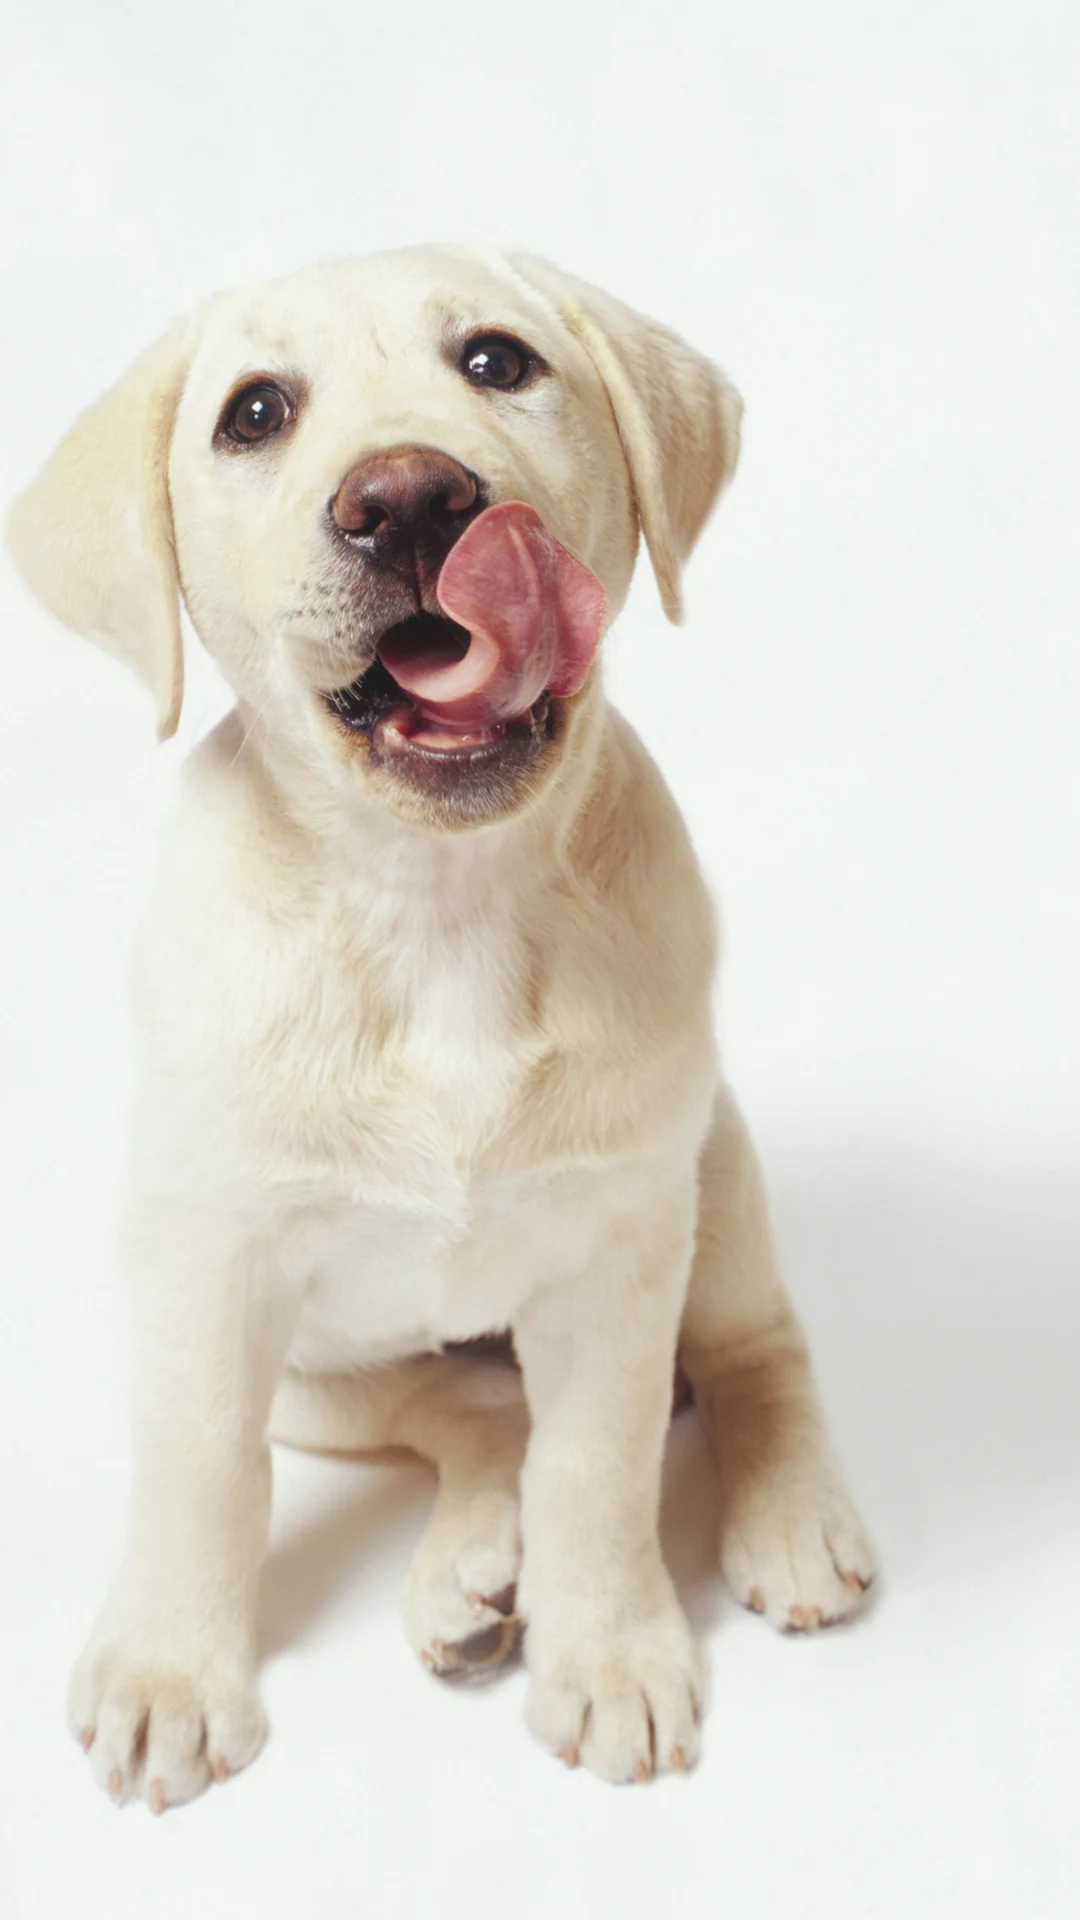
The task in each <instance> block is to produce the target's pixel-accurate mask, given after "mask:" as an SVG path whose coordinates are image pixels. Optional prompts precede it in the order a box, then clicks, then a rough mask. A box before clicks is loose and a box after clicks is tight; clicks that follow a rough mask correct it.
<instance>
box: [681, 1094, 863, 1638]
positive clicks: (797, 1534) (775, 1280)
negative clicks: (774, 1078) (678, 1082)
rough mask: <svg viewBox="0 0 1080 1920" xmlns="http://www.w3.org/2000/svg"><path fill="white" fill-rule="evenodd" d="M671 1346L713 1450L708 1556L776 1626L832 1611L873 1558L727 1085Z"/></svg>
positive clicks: (857, 1588) (822, 1619)
mask: <svg viewBox="0 0 1080 1920" xmlns="http://www.w3.org/2000/svg"><path fill="white" fill-rule="evenodd" d="M679 1353H680V1359H681V1361H682V1365H683V1367H684V1369H685V1371H686V1373H687V1375H688V1376H689V1379H690V1381H691V1384H692V1386H693V1391H694V1399H695V1403H696V1405H697V1407H698V1410H699V1412H700V1414H701V1417H702V1419H703V1420H704V1423H705V1427H706V1430H707V1432H708V1434H709V1438H710V1440H711V1442H712V1445H713V1449H714V1451H715V1454H716V1459H717V1465H718V1469H719V1474H720V1483H721V1514H720V1551H721V1562H722V1565H723V1569H724V1573H725V1576H726V1578H727V1580H728V1583H729V1585H730V1586H731V1588H732V1591H733V1592H734V1594H735V1596H736V1598H737V1599H738V1600H740V1601H741V1602H742V1604H743V1605H744V1606H747V1607H751V1608H753V1610H754V1611H755V1612H758V1613H763V1614H764V1615H765V1616H766V1618H767V1619H768V1620H769V1621H771V1623H772V1624H773V1626H776V1627H788V1628H792V1627H794V1628H813V1627H818V1626H826V1625H828V1624H830V1623H831V1622H832V1621H835V1620H840V1619H842V1618H843V1617H844V1616H845V1615H847V1614H849V1613H851V1612H852V1610H853V1609H854V1608H855V1607H856V1606H857V1604H858V1602H859V1599H860V1598H861V1596H862V1593H863V1590H864V1589H865V1588H866V1587H867V1586H869V1584H870V1580H871V1577H872V1575H873V1561H872V1558H871V1553H870V1548H869V1545H868V1543H867V1540H866V1537H865V1534H864V1533H863V1529H862V1526H861V1524H860V1522H859V1518H858V1515H857V1514H856V1512H855V1510H854V1508H853V1506H852V1504H851V1501H850V1500H849V1498H848V1495H847V1493H846V1492H845V1489H844V1486H843V1482H842V1481H841V1479H840V1475H839V1472H838V1470H837V1468H836V1465H835V1463H834V1461H833V1457H832V1453H831V1449H830V1447H829V1442H828V1437H827V1435H826V1432H825V1426H824V1422H823V1420H822V1415H821V1410H820V1407H819V1405H818V1400H817V1394H816V1392H815V1390H814V1383H813V1378H812V1375H811V1370H810V1360H809V1355H808V1353H807V1348H806V1342H805V1339H804V1337H803V1334H802V1330H801V1328H800V1326H799V1324H798V1321H797V1320H796V1318H795V1314H794V1311H793V1309H792V1306H791V1303H790V1301H789V1299H788V1296H787V1293H786V1291H785V1288H784V1284H783V1281H782V1280H781V1277H780V1273H779V1270H778V1267H777V1262H776V1254H775V1250H774V1246H773V1240H772V1234H771V1230H770V1227H769V1220H768V1214H767V1210H766V1205H765V1196H764V1191H763V1188H762V1182H761V1175H760V1172H759V1170H758V1165H757V1159H756V1156H755V1154H754V1149H753V1146H752V1144H751V1142H750V1138H749V1135H748V1134H747V1131H746V1127H745V1125H744V1123H743V1120H742V1116H741V1114H740V1113H739V1111H738V1108H737V1107H736V1106H735V1103H734V1101H733V1100H732V1098H731V1095H730V1093H729V1092H728V1090H727V1088H726V1087H722V1088H721V1090H720V1093H719V1096H718V1099H717V1105H716V1111H715V1114H714V1118H713V1126H712V1131H711V1133H710V1135H709V1138H708V1140H707V1142H706V1145H705V1148H704V1150H703V1153H702V1159H701V1169H700V1202H699V1215H698V1238H697V1252H696V1256H695V1260H694V1267H693V1271H692V1275H691V1280H690V1288H689V1293H688V1295H687V1302H686V1310H685V1316H684V1320H683V1326H682V1331H681V1334H680V1341H679Z"/></svg>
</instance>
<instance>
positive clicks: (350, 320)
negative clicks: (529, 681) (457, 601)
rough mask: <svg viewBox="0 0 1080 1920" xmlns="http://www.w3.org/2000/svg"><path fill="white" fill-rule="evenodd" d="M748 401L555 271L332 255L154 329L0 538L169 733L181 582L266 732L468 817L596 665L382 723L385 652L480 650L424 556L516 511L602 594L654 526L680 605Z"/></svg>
mask: <svg viewBox="0 0 1080 1920" xmlns="http://www.w3.org/2000/svg"><path fill="white" fill-rule="evenodd" d="M739 411H740V409H739V403H738V400H737V397H736V396H735V394H734V391H733V389H732V388H731V387H730V386H729V384H728V383H727V382H726V381H725V380H724V378H723V376H722V375H720V374H719V373H718V372H717V371H716V369H715V368H713V367H712V366H711V365H710V364H709V362H707V361H705V360H704V359H702V358H701V356H699V355H697V354H695V353H692V352H691V350H690V349H689V348H687V347H685V346H684V345H683V344H682V342H681V341H679V340H677V339H676V337H675V336H674V335H672V334H670V333H668V332H667V330H666V329H664V328H660V327H657V326H655V325H654V324H653V323H651V322H649V321H646V320H644V319H643V318H642V317H641V316H639V315H636V314H633V313H632V312H631V311H630V310H629V309H627V308H625V307H622V306H621V305H620V304H619V303H618V302H615V301H613V300H610V299H609V298H608V297H607V296H605V295H603V294H601V293H600V292H599V291H598V290H597V289H595V288H590V287H587V286H585V285H583V284H582V283H579V282H576V281H572V280H570V279H569V278H567V277H566V276H564V275H561V274H559V273H557V272H556V270H555V269H553V268H550V267H548V266H546V265H545V264H544V263H543V262H539V261H536V260H532V259H530V258H528V257H525V256H509V257H507V256H498V255H493V254H492V255H489V254H487V253H484V252H481V251H479V250H474V249H466V248H449V247H447V248H435V247H425V248H418V249H415V250H411V251H406V252H402V253H395V254H386V255H379V256H374V257H372V258H370V259H367V260H360V261H351V262H339V263H331V264H329V265H326V266H322V267H318V268H314V269H310V270H308V271H305V272H302V273H299V274H296V275H293V276H291V277H289V278H288V279H285V280H281V281H277V282H274V283H273V284H271V285H269V286H265V287H261V288H256V289H252V290H245V291H242V292H237V293H230V294H225V295H221V296H219V297H217V298H216V299H215V300H213V301H211V302H210V303H209V304H208V305H207V307H206V308H205V309H203V310H202V311H201V312H200V313H199V314H197V315H195V316H194V317H193V318H192V319H191V320H190V321H188V322H185V323H184V324H183V325H182V326H180V327H179V328H177V329H176V330H175V331H174V333H172V334H171V335H169V336H168V337H167V338H166V339H165V340H164V341H162V342H159V344H158V345H157V347H155V348H154V349H152V350H151V352H150V353H149V354H147V355H145V356H144V357H143V359H142V360H140V361H139V362H137V363H136V366H135V367H134V368H133V369H132V371H131V373H130V374H129V375H128V376H127V378H126V379H125V380H124V381H122V382H121V383H120V385H119V386H118V387H117V388H115V389H114V390H113V391H112V393H111V394H108V395H106V396H105V398H104V399H103V400H102V401H99V402H98V403H97V406H96V407H93V408H91V409H90V411H89V412H88V413H87V414H85V415H84V416H83V417H82V419H81V420H80V421H79V422H78V423H77V424H76V427H75V428H74V429H73V430H72V433H71V434H70V435H69V436H68V439H67V440H66V441H65V442H64V443H62V445H61V447H60V449H59V450H58V452H57V454H56V455H54V457H53V460H52V461H51V462H50V463H49V465H48V466H47V467H46V469H45V471H44V473H43V474H42V475H41V476H40V477H39V479H38V480H37V482H35V484H34V486H33V487H32V488H31V489H30V490H29V492H28V494H26V495H25V496H24V497H23V499H22V501H20V502H19V503H18V504H17V506H16V509H15V513H14V515H13V519H12V523H11V530H10V540H11V545H12V549H13V552H14V554H15V557H16V560H17V561H18V562H19V564H20V566H21V567H22V570H23V572H24V574H25V575H26V577H27V578H28V580H29V583H30V584H31V585H32V586H33V587H34V588H35V589H36V590H37V591H38V593H39V594H40V596H41V597H42V598H43V599H44V600H45V601H46V603H47V604H49V605H50V606H51V607H52V608H53V609H54V611H56V612H58V613H59V614H60V616H61V618H63V619H65V620H66V621H67V622H68V624H70V625H73V626H76V627H78V628H79V629H81V630H82V631H84V632H87V633H89V634H90V635H91V637H93V638H96V639H97V640H99V642H101V643H102V644H103V645H105V646H106V647H107V648H108V649H109V650H110V651H112V652H114V653H116V654H118V655H119V656H120V657H122V658H124V659H126V660H127V661H128V662H129V664H131V665H132V666H134V667H135V668H136V670H137V671H138V672H140V673H141V674H142V676H143V678H144V679H145V680H146V681H147V682H148V684H149V685H150V686H151V688H152V690H153V691H154V693H155V695H156V697H157V700H158V706H159V716H160V726H161V731H162V734H163V735H165V734H168V733H170V732H171V731H173V729H174V728H175V725H176V720H177V716H178V711H179V701H180V689H181V676H182V664H181V662H182V655H181V648H180V633H179V618H178V598H179V596H178V588H179V589H180V590H182V593H183V596H184V599H185V601H186V603H187V606H188V610H189V612H190V614H191V618H192V621H193V623H194V626H195V628H196V630H197V632H198V633H199V635H200V637H201V639H202V640H203V642H204V644H205V645H206V646H207V647H208V648H209V650H210V652H211V653H212V654H213V655H214V657H215V658H216V659H217V661H218V662H219V663H220V665H221V667H222V669H223V670H224V672H225V674H226V676H227V677H228V679H229V680H230V682H231V684H232V685H233V687H234V688H235V689H236V692H237V693H238V694H239V696H240V698H241V700H242V701H243V702H244V704H245V706H246V708H247V709H248V710H249V713H250V716H251V719H252V721H253V723H254V724H256V725H258V726H259V727H260V728H261V729H262V730H263V733H264V736H265V737H266V738H267V739H268V740H269V741H274V740H277V741H280V742H283V743H285V742H287V743H289V744H291V746H292V747H293V748H295V749H296V750H298V751H299V752H300V753H301V754H302V755H303V758H304V762H305V764H306V765H308V766H309V767H312V766H313V767H315V768H317V770H318V772H319V774H320V776H321V777H322V778H324V779H325V780H327V781H329V782H331V783H332V784H334V785H336V786H338V787H341V786H345V787H348V788H358V789H359V790H360V791H362V792H364V793H366V794H367V795H369V796H370V797H373V798H376V799H378V800H379V801H380V802H381V803H382V804H383V805H385V806H387V807H389V808H391V809H392V810H393V811H395V812H396V813H398V814H400V815H402V816H404V817H406V818H408V819H411V820H414V821H420V822H422V823H424V824H426V825H428V826H437V827H448V826H458V827H460V826H475V825H478V824H481V823H483V822H486V821H490V820H492V819H498V818H503V817H505V816H506V815H507V814H509V813H512V812H513V811H515V810H517V809H519V808H521V807H523V806H525V805H527V804H528V803H529V802H530V800H532V799H534V798H535V797H536V795H537V794H539V793H540V792H542V791H543V790H544V788H545V786H546V785H547V784H548V783H549V782H550V780H551V779H552V778H553V777H554V774H555V771H556V769H557V766H558V763H559V760H560V758H561V756H562V755H563V754H564V753H566V752H567V751H568V750H570V745H571V742H572V740H573V737H574V732H575V728H576V727H577V726H578V725H579V724H580V723H581V716H582V714H583V712H584V711H586V710H587V709H588V705H589V702H590V699H591V698H592V696H593V683H594V681H595V675H590V676H589V677H588V678H587V679H586V682H585V684H584V685H583V686H582V687H581V689H580V690H576V691H574V692H573V693H571V694H569V695H563V696H556V695H555V694H553V693H552V692H551V691H550V690H549V689H547V688H545V689H544V690H543V691H542V692H541V694H540V695H539V697H538V698H536V699H535V700H533V701H532V702H531V703H530V704H529V705H528V706H527V708H526V709H525V710H524V711H522V712H521V713H515V714H512V715H511V716H510V718H509V720H508V721H506V722H503V721H500V722H499V723H498V724H497V725H492V726H481V727H479V728H478V729H476V730H474V732H473V733H472V734H469V733H468V732H467V731H466V732H465V733H464V734H459V736H458V737H456V738H451V739H449V740H448V739H445V738H442V737H441V736H440V735H439V734H438V732H437V731H435V732H433V731H432V729H431V728H430V727H428V728H427V729H426V730H425V729H424V728H419V729H418V728H416V727H415V726H414V727H411V728H410V727H409V726H408V725H404V726H403V725H401V724H397V723H396V722H395V724H393V725H391V724H390V717H391V716H394V715H397V716H399V719H400V716H401V715H402V713H404V714H405V716H406V719H407V718H408V709H409V700H408V697H407V696H406V695H405V694H404V693H403V690H402V688H401V687H400V686H399V685H398V684H397V683H396V682H395V680H394V678H393V675H392V673H391V672H390V671H389V670H388V667H387V664H386V662H385V660H384V659H383V658H381V657H380V656H381V654H383V653H385V654H386V655H388V656H389V657H390V659H391V660H395V659H398V660H400V659H401V658H402V657H404V656H405V654H407V652H408V649H409V648H414V649H418V650H420V651H421V652H423V653H425V657H428V656H432V655H439V653H440V651H441V652H442V654H443V655H445V656H446V657H449V658H456V657H457V656H458V655H459V654H460V653H461V651H462V649H464V648H467V647H468V644H469V635H468V634H467V633H466V632H464V631H463V630H462V629H461V628H460V627H456V626H455V624H454V622H453V621H451V620H450V619H448V618H447V616H446V615H445V613H444V611H443V608H442V607H441V605H440V602H439V598H438V594H437V585H438V581H439V576H440V573H441V570H442V567H443V563H444V562H445V560H446V558H447V555H448V554H449V552H450V551H451V549H452V548H453V547H454V546H455V544H456V543H457V541H458V540H459V539H460V537H461V535H462V534H463V533H464V532H465V530H466V529H467V528H468V527H469V526H470V525H471V524H472V522H473V521H474V520H475V519H476V518H477V517H478V516H479V515H480V514H481V513H482V512H483V511H484V510H485V509H487V508H490V507H494V506H500V505H502V504H503V503H508V502H520V503H523V504H524V506H525V507H526V508H531V509H534V510H535V513H536V514H538V515H539V517H540V520H541V521H542V522H543V524H544V526H545V527H546V528H547V529H548V531H549V532H550V533H551V534H552V535H554V537H555V539H556V540H557V541H558V542H560V543H562V545H563V546H564V547H566V548H568V549H569V550H570V552H571V554H573V555H574V556H576V557H577V559H578V560H579V561H580V562H583V563H584V566H585V567H587V568H588V569H589V570H590V571H591V572H592V573H593V574H594V575H595V576H596V577H597V578H598V580H599V581H600V582H601V583H602V585H603V588H604V590H605V591H606V595H607V605H608V609H609V612H610V613H614V612H616V611H617V610H618V608H619V607H620V606H621V605H622V603H623V601H624V599H625V596H626V592H627V589H628V587H629V583H630V577H631V574H632V571H633V565H634V558H635V553H636V548H637V541H638V531H639V525H640V526H643V527H644V531H645V534H646V538H647V540H648V543H649V547H650V551H651V553H652V557H653V561H654V564H655V566H656V569H657V575H658V579H659V581H660V586H661V592H662V595H663V597H664V600H665V604H666V606H667V609H668V611H669V613H670V614H671V615H672V617H677V613H678V567H679V564H680V562H681V560H682V559H683V558H684V557H685V555H686V553H687V552H688V551H689V548H690V546H691V545H692V543H693V541H694V539H695V538H696V535H697V532H698V530H699V528H700V526H701V524H702V522H703V520H704V518H705V516H706V515H707V513H708V511H709V509H710V507H711V506H712V504H713V501H714V500H715V498H716V495H717V493H718V491H719V488H720V487H721V485H722V484H723V482H724V481H725V480H726V478H727V477H728V476H729V475H730V473H731V471H732V469H733V467H734V462H735V457H736V452H737V442H738V420H739Z"/></svg>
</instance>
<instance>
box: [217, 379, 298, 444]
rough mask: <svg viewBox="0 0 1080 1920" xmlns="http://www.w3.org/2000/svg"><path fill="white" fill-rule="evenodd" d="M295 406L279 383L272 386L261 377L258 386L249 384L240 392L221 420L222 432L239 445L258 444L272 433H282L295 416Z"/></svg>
mask: <svg viewBox="0 0 1080 1920" xmlns="http://www.w3.org/2000/svg"><path fill="white" fill-rule="evenodd" d="M294 412H295V409H294V407H293V405H292V402H291V401H290V399H289V397H288V395H287V394H284V393H282V391H281V388H280V387H273V386H271V385H270V384H269V382H267V381H262V382H260V384H259V385H258V386H257V387H248V388H246V389H245V391H244V392H243V393H240V394H237V396H236V399H235V400H234V401H233V402H232V403H231V405H230V406H229V408H228V409H227V411H226V413H225V417H224V419H223V420H222V422H221V426H220V428H219V432H221V433H223V434H224V435H225V437H226V438H227V439H229V440H232V441H235V443H236V444H237V445H238V446H242V447H251V446H255V445H256V444H257V442H259V441H260V440H268V439H269V438H270V436H271V434H274V433H280V432H281V429H282V427H287V426H288V424H289V422H290V420H292V418H293V416H294Z"/></svg>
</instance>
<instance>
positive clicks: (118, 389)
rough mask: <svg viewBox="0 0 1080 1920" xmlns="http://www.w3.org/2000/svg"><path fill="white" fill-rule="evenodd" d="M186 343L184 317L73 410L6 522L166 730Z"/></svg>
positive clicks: (174, 707) (35, 570) (39, 587)
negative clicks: (174, 498) (129, 673)
mask: <svg viewBox="0 0 1080 1920" xmlns="http://www.w3.org/2000/svg"><path fill="white" fill-rule="evenodd" d="M191 353H192V329H191V327H190V325H188V324H185V325H184V326H182V327H179V328H177V329H176V330H174V331H173V332H172V333H170V334H167V335H166V337H165V338H164V339H163V340H159V341H158V343H157V345H156V346H153V347H151V348H150V350H149V352H147V353H144V354H143V355H142V356H141V358H140V359H138V360H136V362H135V364H134V366H133V367H132V368H131V369H130V370H129V371H128V372H127V373H126V374H125V375H124V377H123V379H122V380H121V381H119V382H118V384H117V385H116V386H115V387H113V388H111V389H110V391H109V392H108V393H107V394H105V395H104V396H103V398H102V399H100V400H98V401H96V402H95V403H94V405H93V406H92V407H88V408H87V410H86V412H85V413H84V414H81V415H80V417H79V419H78V420H76V422H75V425H74V426H73V427H72V428H71V431H70V432H69V433H68V434H67V436H66V437H65V438H64V439H63V440H62V441H61V442H60V445H59V446H58V447H57V449H56V451H55V453H54V454H53V456H52V458H51V459H50V460H49V461H48V462H47V464H46V465H45V466H44V467H43V468H42V471H41V472H40V473H39V474H38V476H37V479H36V480H34V481H33V482H32V483H31V485H30V486H29V487H28V488H27V490H26V492H25V493H24V494H22V495H21V497H20V498H19V499H18V500H17V501H16V502H15V505H14V507H13V508H12V511H11V517H10V519H9V521H8V528H7V541H8V547H9V550H10V552H11V555H12V558H13V559H14V561H15V564H16V566H17V567H18V569H19V571H20V573H21V574H22V576H23V579H24V580H25V581H26V584H27V586H28V587H29V588H30V589H31V591H32V592H33V593H35V594H36V595H37V597H38V599H39V600H41V601H43V602H44V604H45V605H46V606H47V607H48V608H49V611H50V612H51V613H55V614H56V615H57V617H58V618H59V619H60V620H62V621H63V622H64V624H65V626H68V627H73V628H74V629H75V631H76V632H77V633H84V634H85V635H86V637H87V639H89V640H96V642H97V644H98V646H99V647H104V649H105V651H106V653H111V654H114V655H115V656H116V658H117V659H118V660H122V661H123V662H124V663H125V665H127V666H129V667H132V668H133V669H134V671H135V672H136V673H137V674H138V676H139V678H140V679H141V680H142V681H144V682H145V684H146V685H147V686H148V687H149V689H150V691H151V693H152V694H153V696H154V700H155V702H156V705H157V715H158V738H159V739H161V740H167V739H168V738H169V736H170V734H173V733H175V732H176V725H177V721H178V720H179V718H180V702H181V698H182V696H183V688H184V656H183V649H182V644H181V638H180V593H179V585H178V582H177V576H176V557H175V554H174V551H173V534H172V518H171V514H170V509H169V487H168V462H169V443H170V440H171V438H172V429H173V421H174V419H175V416H176V408H177V404H178V402H179V398H180V394H181V391H182V389H183V385H184V381H185V379H186V377H187V370H188V367H189V365H190V361H191Z"/></svg>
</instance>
